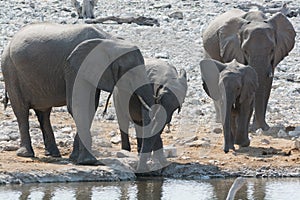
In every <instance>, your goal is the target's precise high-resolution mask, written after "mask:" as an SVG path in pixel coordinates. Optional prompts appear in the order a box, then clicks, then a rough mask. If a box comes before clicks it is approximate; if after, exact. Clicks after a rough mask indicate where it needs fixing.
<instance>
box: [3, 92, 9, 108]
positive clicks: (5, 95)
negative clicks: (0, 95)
mask: <svg viewBox="0 0 300 200" xmlns="http://www.w3.org/2000/svg"><path fill="white" fill-rule="evenodd" d="M2 103H3V104H4V110H5V109H6V108H7V105H8V95H7V90H6V89H5V92H4V99H3V100H2Z"/></svg>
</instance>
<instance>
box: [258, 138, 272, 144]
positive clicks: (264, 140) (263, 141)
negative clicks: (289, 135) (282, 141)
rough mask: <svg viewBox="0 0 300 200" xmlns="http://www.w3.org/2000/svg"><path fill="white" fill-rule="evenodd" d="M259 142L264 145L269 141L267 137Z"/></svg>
mask: <svg viewBox="0 0 300 200" xmlns="http://www.w3.org/2000/svg"><path fill="white" fill-rule="evenodd" d="M260 142H261V143H262V144H264V145H267V144H270V141H269V140H267V139H262V140H261V141H260Z"/></svg>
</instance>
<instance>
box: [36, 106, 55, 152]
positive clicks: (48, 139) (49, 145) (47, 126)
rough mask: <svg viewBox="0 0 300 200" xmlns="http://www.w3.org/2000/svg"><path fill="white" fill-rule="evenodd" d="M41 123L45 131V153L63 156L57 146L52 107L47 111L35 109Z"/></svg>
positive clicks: (43, 131)
mask: <svg viewBox="0 0 300 200" xmlns="http://www.w3.org/2000/svg"><path fill="white" fill-rule="evenodd" d="M34 111H35V113H36V115H37V118H38V120H39V123H40V128H41V130H42V133H43V139H44V144H45V155H46V156H52V157H61V155H60V152H59V150H58V148H57V146H56V142H55V137H54V134H53V130H52V127H51V122H50V112H51V108H49V109H47V110H46V111H39V110H34Z"/></svg>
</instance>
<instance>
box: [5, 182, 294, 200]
mask: <svg viewBox="0 0 300 200" xmlns="http://www.w3.org/2000/svg"><path fill="white" fill-rule="evenodd" d="M233 181H234V179H213V180H201V181H198V180H197V181H195V180H177V179H161V178H154V179H153V178H152V179H149V178H147V179H146V178H140V179H139V180H137V181H124V182H81V183H44V184H23V185H3V186H0V199H1V200H2V199H3V200H16V199H20V200H25V199H51V200H69V199H70V200H73V199H84V200H86V199H100V200H117V199H122V200H123V199H124V200H125V199H126V200H127V199H128V200H131V199H132V200H135V199H138V200H148V199H153V200H159V199H162V200H169V199H170V200H176V199H178V200H193V199H197V200H201V199H207V200H212V199H216V200H219V199H222V200H223V199H226V196H227V193H228V190H229V188H230V186H231V184H232V183H233ZM236 199H249V200H254V199H255V200H256V199H269V200H274V199H291V200H292V199H300V178H290V179H287V178H284V179H278V178H277V179H247V183H246V184H245V186H243V187H242V188H241V189H240V191H239V192H238V193H237V195H236Z"/></svg>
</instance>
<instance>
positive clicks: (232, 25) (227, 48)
mask: <svg viewBox="0 0 300 200" xmlns="http://www.w3.org/2000/svg"><path fill="white" fill-rule="evenodd" d="M245 23H248V21H247V20H245V19H243V18H240V17H239V18H237V17H236V18H232V19H230V20H229V21H227V22H226V23H225V24H224V25H223V26H222V27H221V28H220V29H219V31H218V36H219V46H220V56H221V57H222V59H223V62H224V63H226V62H230V61H232V60H233V59H236V60H237V61H238V62H240V63H245V59H244V55H243V51H242V49H241V38H240V34H239V32H240V29H241V27H242V26H243V25H244V24H245Z"/></svg>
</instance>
